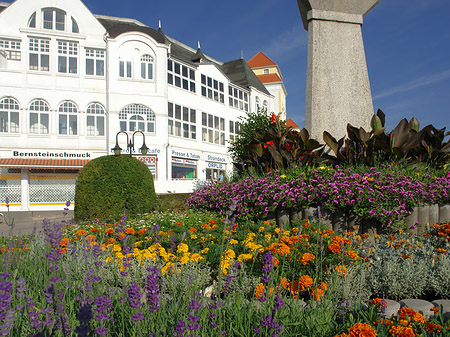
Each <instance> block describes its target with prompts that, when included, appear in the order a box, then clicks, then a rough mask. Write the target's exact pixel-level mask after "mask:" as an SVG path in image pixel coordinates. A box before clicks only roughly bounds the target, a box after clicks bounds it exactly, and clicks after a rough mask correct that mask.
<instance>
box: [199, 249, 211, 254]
mask: <svg viewBox="0 0 450 337" xmlns="http://www.w3.org/2000/svg"><path fill="white" fill-rule="evenodd" d="M208 252H209V248H205V249H202V250H201V251H200V254H203V255H205V254H208Z"/></svg>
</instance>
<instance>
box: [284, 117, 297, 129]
mask: <svg viewBox="0 0 450 337" xmlns="http://www.w3.org/2000/svg"><path fill="white" fill-rule="evenodd" d="M286 126H290V127H291V128H294V129H300V127H299V126H298V125H297V124H295V122H294V121H293V120H292V119H290V118H288V119H287V121H286Z"/></svg>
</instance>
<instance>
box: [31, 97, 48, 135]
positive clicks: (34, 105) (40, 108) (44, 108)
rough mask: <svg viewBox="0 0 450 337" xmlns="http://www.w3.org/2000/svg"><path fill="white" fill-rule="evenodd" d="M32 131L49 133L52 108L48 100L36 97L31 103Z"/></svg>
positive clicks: (34, 132)
mask: <svg viewBox="0 0 450 337" xmlns="http://www.w3.org/2000/svg"><path fill="white" fill-rule="evenodd" d="M29 111H30V133H33V134H48V129H49V125H48V120H49V118H48V116H49V111H50V108H49V106H48V104H47V102H45V101H43V100H41V99H36V100H34V101H33V102H31V104H30V108H29Z"/></svg>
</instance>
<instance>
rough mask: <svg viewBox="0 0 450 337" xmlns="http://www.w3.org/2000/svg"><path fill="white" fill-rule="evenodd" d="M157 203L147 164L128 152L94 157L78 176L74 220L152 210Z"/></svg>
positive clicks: (131, 214)
mask: <svg viewBox="0 0 450 337" xmlns="http://www.w3.org/2000/svg"><path fill="white" fill-rule="evenodd" d="M155 202H156V194H155V187H154V183H153V176H152V174H151V172H150V170H149V169H148V168H147V166H146V165H145V164H144V163H142V162H140V161H139V160H137V159H135V158H130V157H128V156H126V155H120V156H117V157H116V156H103V157H99V158H96V159H93V160H91V161H90V162H89V163H88V164H87V165H85V166H84V167H83V168H82V169H81V171H80V174H79V175H78V179H77V185H76V190H75V219H76V220H77V221H80V220H91V219H93V218H98V219H100V220H107V219H110V218H118V217H120V215H121V214H123V212H124V211H126V214H127V215H128V216H131V217H132V216H134V215H136V214H141V213H146V212H150V211H151V210H153V209H154V207H155Z"/></svg>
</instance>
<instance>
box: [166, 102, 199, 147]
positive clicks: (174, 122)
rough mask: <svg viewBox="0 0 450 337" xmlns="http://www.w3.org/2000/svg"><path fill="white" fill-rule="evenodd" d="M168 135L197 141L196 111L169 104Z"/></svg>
mask: <svg viewBox="0 0 450 337" xmlns="http://www.w3.org/2000/svg"><path fill="white" fill-rule="evenodd" d="M168 114H169V119H168V123H169V135H172V136H177V137H183V138H188V139H197V126H196V116H195V115H196V111H195V110H194V109H189V108H187V107H184V106H181V105H179V104H174V103H170V102H169V106H168Z"/></svg>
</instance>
